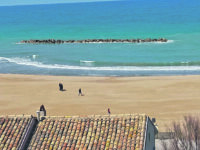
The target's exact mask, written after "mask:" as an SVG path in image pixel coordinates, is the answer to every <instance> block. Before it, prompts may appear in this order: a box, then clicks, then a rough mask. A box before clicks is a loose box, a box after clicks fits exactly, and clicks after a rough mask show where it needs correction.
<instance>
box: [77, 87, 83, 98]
mask: <svg viewBox="0 0 200 150" xmlns="http://www.w3.org/2000/svg"><path fill="white" fill-rule="evenodd" d="M80 95H81V96H84V94H83V93H82V90H81V88H80V89H79V90H78V96H80Z"/></svg>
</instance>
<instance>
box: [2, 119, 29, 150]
mask: <svg viewBox="0 0 200 150" xmlns="http://www.w3.org/2000/svg"><path fill="white" fill-rule="evenodd" d="M29 121H30V119H29V118H24V117H14V118H9V117H6V116H5V117H0V150H1V149H2V150H11V149H12V150H15V149H17V147H18V145H19V143H20V140H21V138H22V136H23V134H24V132H25V130H26V128H27V126H28V123H29Z"/></svg>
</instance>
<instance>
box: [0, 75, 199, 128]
mask: <svg viewBox="0 0 200 150" xmlns="http://www.w3.org/2000/svg"><path fill="white" fill-rule="evenodd" d="M59 82H62V83H63V85H64V89H66V91H64V92H61V91H59V90H58V83H59ZM79 88H82V92H83V93H84V94H85V96H78V89H79ZM41 104H44V105H45V107H46V109H47V115H53V116H67V115H70V116H71V115H93V114H96V115H97V114H107V108H110V109H111V113H112V114H120V113H126V114H129V113H145V114H147V115H149V116H150V117H155V118H156V119H157V124H158V126H159V129H160V131H163V130H164V127H165V125H166V124H169V123H170V122H171V121H173V120H179V119H181V117H182V116H183V115H184V114H196V113H199V112H200V76H154V77H70V76H37V75H10V74H1V75H0V115H15V114H32V115H35V114H36V113H35V112H36V110H38V109H39V106H40V105H41Z"/></svg>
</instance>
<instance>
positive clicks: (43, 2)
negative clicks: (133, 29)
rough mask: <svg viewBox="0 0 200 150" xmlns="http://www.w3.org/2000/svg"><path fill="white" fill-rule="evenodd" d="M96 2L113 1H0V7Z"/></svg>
mask: <svg viewBox="0 0 200 150" xmlns="http://www.w3.org/2000/svg"><path fill="white" fill-rule="evenodd" d="M97 1H114V0H0V6H15V5H35V4H59V3H80V2H97Z"/></svg>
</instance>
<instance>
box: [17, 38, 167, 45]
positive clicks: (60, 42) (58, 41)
mask: <svg viewBox="0 0 200 150" xmlns="http://www.w3.org/2000/svg"><path fill="white" fill-rule="evenodd" d="M167 41H168V40H167V39H165V38H159V39H151V38H148V39H87V40H55V39H47V40H23V41H21V42H20V43H30V44H63V43H147V42H167Z"/></svg>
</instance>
